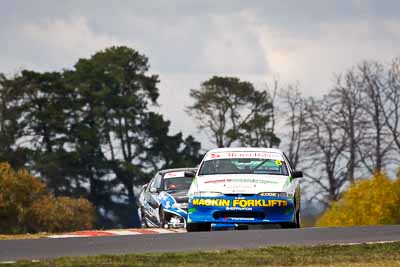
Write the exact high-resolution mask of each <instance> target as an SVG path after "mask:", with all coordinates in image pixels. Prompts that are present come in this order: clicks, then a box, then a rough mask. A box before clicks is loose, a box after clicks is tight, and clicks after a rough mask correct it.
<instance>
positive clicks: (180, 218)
mask: <svg viewBox="0 0 400 267" xmlns="http://www.w3.org/2000/svg"><path fill="white" fill-rule="evenodd" d="M164 212H166V213H167V214H168V220H167V227H168V228H185V227H186V218H187V210H186V209H180V208H169V209H164Z"/></svg>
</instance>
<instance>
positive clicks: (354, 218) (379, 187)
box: [316, 173, 400, 226]
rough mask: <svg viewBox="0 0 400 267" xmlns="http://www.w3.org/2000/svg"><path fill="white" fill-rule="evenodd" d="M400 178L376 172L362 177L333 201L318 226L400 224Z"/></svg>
mask: <svg viewBox="0 0 400 267" xmlns="http://www.w3.org/2000/svg"><path fill="white" fill-rule="evenodd" d="M399 207H400V178H397V179H396V180H391V179H389V178H388V177H387V176H386V175H385V174H384V173H376V174H375V175H374V176H373V177H372V178H371V179H366V180H359V181H357V182H356V183H355V184H354V185H352V186H350V188H349V189H348V190H347V191H346V192H345V193H344V194H343V197H342V198H341V199H340V200H339V201H337V202H334V203H332V205H331V207H330V208H329V209H328V210H327V211H326V212H325V213H324V214H323V215H322V217H321V218H320V219H319V220H318V221H317V223H316V225H317V226H354V225H381V224H396V223H400V208H399Z"/></svg>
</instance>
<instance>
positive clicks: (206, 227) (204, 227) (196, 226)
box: [186, 223, 211, 232]
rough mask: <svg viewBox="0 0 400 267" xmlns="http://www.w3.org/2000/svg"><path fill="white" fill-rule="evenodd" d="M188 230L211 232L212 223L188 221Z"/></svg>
mask: <svg viewBox="0 0 400 267" xmlns="http://www.w3.org/2000/svg"><path fill="white" fill-rule="evenodd" d="M186 231H188V232H209V231H211V224H210V223H188V224H187V225H186Z"/></svg>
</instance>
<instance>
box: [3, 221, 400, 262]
mask: <svg viewBox="0 0 400 267" xmlns="http://www.w3.org/2000/svg"><path fill="white" fill-rule="evenodd" d="M385 241H400V225H394V226H377V227H346V228H303V229H270V230H241V231H238V230H237V231H214V232H201V233H174V234H148V235H135V236H113V237H75V238H62V239H47V238H44V239H36V240H33V239H32V240H3V241H0V262H4V261H15V260H20V259H27V260H40V259H45V258H55V257H61V256H80V255H96V254H118V253H135V252H136V253H137V252H174V251H195V250H214V249H233V248H257V247H263V246H271V245H289V244H296V245H316V244H351V243H369V242H385Z"/></svg>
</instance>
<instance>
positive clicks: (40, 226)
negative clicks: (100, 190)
mask: <svg viewBox="0 0 400 267" xmlns="http://www.w3.org/2000/svg"><path fill="white" fill-rule="evenodd" d="M94 218H95V215H94V207H93V205H92V204H91V203H90V202H89V201H88V200H86V199H83V198H79V199H73V198H69V197H54V196H53V195H52V194H50V193H49V191H48V190H47V188H46V185H45V184H44V183H43V182H41V181H40V180H39V179H38V178H37V177H35V176H33V175H31V174H30V173H29V172H28V171H26V170H20V171H15V170H13V169H12V168H11V167H10V165H9V164H7V163H0V233H12V234H16V233H26V232H31V233H32V232H61V231H74V230H83V229H90V228H92V227H93V223H94Z"/></svg>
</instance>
